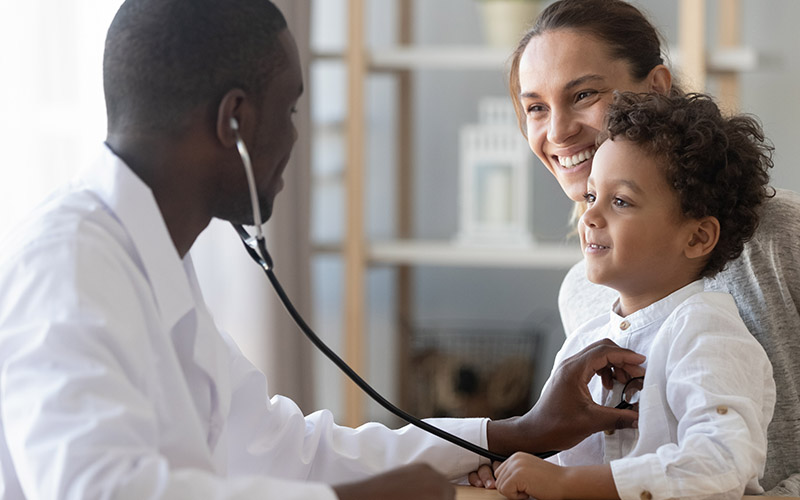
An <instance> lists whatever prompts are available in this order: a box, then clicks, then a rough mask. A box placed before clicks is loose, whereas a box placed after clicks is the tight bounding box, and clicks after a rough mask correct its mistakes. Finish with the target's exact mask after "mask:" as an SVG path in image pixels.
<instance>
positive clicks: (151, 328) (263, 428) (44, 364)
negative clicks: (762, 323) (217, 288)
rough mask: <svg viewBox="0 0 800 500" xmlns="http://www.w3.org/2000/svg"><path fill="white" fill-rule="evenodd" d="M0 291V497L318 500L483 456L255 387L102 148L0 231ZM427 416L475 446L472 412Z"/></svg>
mask: <svg viewBox="0 0 800 500" xmlns="http://www.w3.org/2000/svg"><path fill="white" fill-rule="evenodd" d="M232 237H235V236H233V235H232ZM254 272H256V271H254ZM231 285H232V286H235V284H231ZM0 297H2V298H0V370H1V371H0V417H1V418H0V430H1V431H2V433H0V463H1V464H2V475H0V499H5V500H8V499H21V498H26V497H29V498H48V499H56V498H70V499H76V500H77V499H82V500H86V499H94V498H115V499H132V500H146V499H156V498H158V499H176V498H181V499H184V498H185V499H201V498H202V499H227V498H236V499H250V498H252V499H256V498H257V499H259V500H263V499H265V498H280V499H301V498H302V499H309V498H315V499H333V498H335V495H334V493H333V490H332V489H331V487H330V486H329V485H328V484H336V483H343V482H348V481H353V480H358V479H363V478H365V477H367V476H369V475H372V474H374V473H378V472H382V471H385V470H387V469H390V468H393V467H396V466H399V465H402V464H406V463H409V462H414V461H425V462H428V463H430V464H432V465H433V466H434V467H436V468H437V469H438V470H440V471H441V472H443V473H444V474H446V475H448V476H449V477H451V478H456V477H459V476H463V475H464V474H466V473H468V472H469V471H472V470H475V469H476V468H477V467H478V465H479V464H480V463H483V462H485V460H482V459H479V457H477V456H476V455H474V454H472V453H469V452H466V451H463V450H461V449H460V448H457V447H455V446H453V445H451V444H449V443H446V442H444V441H442V440H440V439H438V438H435V437H432V436H430V435H428V434H427V433H425V432H423V431H420V430H418V429H416V428H413V427H405V428H403V429H400V430H394V431H393V430H390V429H388V428H386V427H384V426H382V425H378V424H374V423H372V424H366V425H363V426H361V427H359V428H357V429H351V428H345V427H339V426H337V425H336V424H335V423H334V422H333V418H332V415H331V413H330V412H328V411H319V412H316V413H314V414H312V415H309V416H307V417H304V416H303V415H302V413H301V412H300V410H299V408H298V407H297V406H296V405H295V404H294V403H293V402H292V401H291V400H289V399H286V398H283V397H280V396H275V397H273V398H271V399H269V398H268V396H267V383H266V380H265V378H264V376H263V374H262V373H261V372H259V371H258V370H257V369H256V368H254V367H253V365H252V364H250V363H249V362H248V361H247V359H245V358H244V356H243V355H242V354H241V352H240V351H239V350H238V349H237V347H236V346H235V344H234V343H233V342H232V341H231V339H230V338H229V337H227V336H225V335H223V334H221V333H220V332H219V331H218V330H217V328H216V327H215V325H214V322H213V320H212V318H211V315H210V314H209V312H208V310H207V308H206V306H205V305H204V303H203V299H202V296H201V294H200V290H199V287H198V284H197V280H196V277H195V273H194V269H193V267H192V262H191V258H190V257H189V256H187V257H186V258H185V259H183V260H182V259H181V258H180V257H179V255H178V253H177V251H176V249H175V247H174V246H173V244H172V240H171V239H170V236H169V233H168V232H167V228H166V226H165V224H164V221H163V219H162V217H161V214H160V212H159V209H158V206H157V204H156V202H155V199H154V198H153V196H152V193H151V191H150V190H149V188H148V187H147V186H146V185H145V184H144V183H143V182H141V180H140V179H139V178H138V177H137V176H136V175H135V174H134V173H133V172H132V171H131V170H130V169H129V168H128V167H127V166H126V165H125V164H124V163H123V162H122V161H121V160H120V159H119V158H118V157H116V156H115V155H114V154H113V153H111V152H110V151H109V150H108V149H106V148H104V149H103V153H102V157H101V159H100V161H99V162H98V163H97V164H96V165H95V166H94V167H93V168H92V169H90V171H89V172H87V173H86V174H85V175H84V176H82V178H81V180H80V181H79V182H78V183H77V184H75V185H73V186H71V188H70V189H68V190H65V191H64V192H61V193H59V194H57V195H55V196H53V197H51V198H50V199H49V201H47V202H46V203H45V204H44V205H43V206H42V207H40V208H39V209H38V211H37V212H36V213H35V214H34V217H33V219H32V221H31V222H29V223H28V225H27V226H26V227H23V228H20V229H18V230H16V231H15V232H14V233H12V235H11V237H10V238H9V239H8V240H7V241H5V242H4V243H3V244H2V247H1V249H0ZM433 423H435V424H438V425H441V426H443V427H446V428H447V429H448V430H450V431H451V432H453V433H456V434H458V435H460V436H461V437H463V438H465V439H467V440H469V441H472V442H475V443H476V444H479V445H481V446H486V420H485V419H458V420H455V419H454V420H443V421H433ZM325 483H327V484H325Z"/></svg>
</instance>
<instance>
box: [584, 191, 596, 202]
mask: <svg viewBox="0 0 800 500" xmlns="http://www.w3.org/2000/svg"><path fill="white" fill-rule="evenodd" d="M583 199H584V200H586V203H590V204H591V203H594V200H595V195H593V194H592V193H584V194H583Z"/></svg>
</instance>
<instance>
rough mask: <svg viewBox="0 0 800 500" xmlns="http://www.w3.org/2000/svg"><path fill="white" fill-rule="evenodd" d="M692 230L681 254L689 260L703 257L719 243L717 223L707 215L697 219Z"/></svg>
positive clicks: (714, 218) (715, 219)
mask: <svg viewBox="0 0 800 500" xmlns="http://www.w3.org/2000/svg"><path fill="white" fill-rule="evenodd" d="M693 229H694V230H693V231H692V234H691V237H690V238H689V242H688V243H687V244H686V248H684V250H683V253H684V255H686V257H688V258H690V259H697V258H701V257H705V256H707V255H708V254H710V253H711V251H712V250H714V247H715V246H717V242H718V241H719V221H718V220H717V218H716V217H712V216H710V215H709V216H706V217H703V218H702V219H698V220H697V221H696V222H695V223H694V228H693Z"/></svg>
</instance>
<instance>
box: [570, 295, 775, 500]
mask: <svg viewBox="0 0 800 500" xmlns="http://www.w3.org/2000/svg"><path fill="white" fill-rule="evenodd" d="M606 337H608V338H610V339H611V340H613V341H614V342H616V343H617V344H619V345H620V346H622V347H626V348H628V349H632V350H634V351H637V352H640V353H642V354H645V355H646V356H647V361H646V362H645V366H646V368H647V373H646V375H645V379H644V383H643V388H642V391H641V393H640V398H641V399H640V402H639V424H638V429H624V430H617V431H615V432H613V433H610V434H609V433H598V434H595V435H593V436H590V437H589V438H587V439H586V440H584V441H583V442H581V443H580V444H579V445H577V446H576V447H574V448H572V449H570V450H567V451H563V452H561V453H559V454H558V455H556V457H554V461H555V462H556V463H559V464H560V465H589V464H599V463H610V464H611V470H612V473H613V476H614V482H615V484H616V487H617V491H618V492H619V494H620V497H621V498H623V499H636V500H638V499H650V498H652V499H662V498H711V497H718V498H735V499H740V498H741V497H742V494H743V493H745V492H746V493H749V494H757V493H761V492H763V489H762V488H761V487H760V486H759V484H758V478H759V477H760V476H761V475H762V474H763V470H764V462H765V459H766V451H767V426H768V424H769V422H770V419H771V418H772V412H773V408H774V405H775V383H774V382H773V379H772V366H771V365H770V362H769V359H768V358H767V355H766V353H765V352H764V349H763V348H762V347H761V345H760V344H759V343H758V342H757V341H756V340H755V339H754V338H753V336H752V335H751V334H750V332H748V330H747V328H746V327H745V326H744V324H743V323H742V320H741V319H740V317H739V313H738V311H737V309H736V305H735V303H734V301H733V298H732V297H731V296H730V295H728V294H726V293H721V292H704V291H703V283H702V281H696V282H694V283H691V284H689V285H687V286H685V287H683V288H681V289H680V290H678V291H676V292H674V293H673V294H671V295H670V296H668V297H666V298H664V299H662V300H660V301H658V302H656V303H654V304H651V305H650V306H648V307H646V308H644V309H641V310H639V311H637V312H635V313H633V314H630V315H628V316H627V317H622V316H619V315H618V314H616V313H615V312H614V311H611V312H610V313H608V314H605V315H603V316H599V317H597V318H595V319H593V320H590V321H588V322H587V323H585V324H583V325H582V326H581V327H579V328H578V329H577V330H576V331H575V332H574V333H573V334H572V335H570V336H569V337H568V338H567V340H566V342H565V343H564V346H563V347H562V349H561V351H560V352H559V353H558V355H557V356H556V363H560V362H561V361H562V360H563V359H564V358H566V357H569V356H571V355H573V354H575V353H576V352H578V351H580V350H581V349H583V348H584V347H585V346H586V345H588V344H590V343H592V342H595V341H596V340H599V339H602V338H606ZM622 387H623V386H622V384H620V383H616V384H615V387H614V389H613V390H611V391H609V390H606V389H605V388H603V386H602V383H601V381H600V380H599V379H598V378H597V377H595V378H594V379H593V380H592V381H591V382H590V383H589V388H590V391H591V393H592V397H593V398H594V400H595V401H596V402H598V403H599V404H603V405H606V406H616V405H617V404H618V403H619V402H620V400H621V391H622Z"/></svg>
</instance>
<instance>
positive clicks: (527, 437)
mask: <svg viewBox="0 0 800 500" xmlns="http://www.w3.org/2000/svg"><path fill="white" fill-rule="evenodd" d="M644 360H645V357H644V356H643V355H641V354H638V353H635V352H633V351H631V350H629V349H623V348H621V347H619V346H618V345H617V344H615V343H614V342H612V341H611V340H609V339H603V340H600V341H598V342H595V343H594V344H590V345H588V346H587V347H586V348H584V349H583V350H582V351H581V352H579V353H577V354H575V355H574V356H572V357H570V358H567V359H565V360H564V362H563V363H561V365H560V366H559V367H558V368H557V369H556V370H555V371H554V372H553V374H552V375H551V377H550V381H549V382H548V384H547V386H546V387H545V389H544V391H543V392H542V395H541V396H540V398H539V401H538V402H537V403H536V405H535V406H534V407H533V408H531V409H530V411H528V413H526V414H525V415H523V416H521V417H512V418H509V419H505V420H496V421H489V424H488V439H489V449H490V450H491V451H492V452H494V453H498V454H501V455H511V454H513V453H514V452H516V451H526V452H529V453H537V452H546V451H551V450H558V451H560V450H566V449H568V448H572V447H573V446H575V445H576V444H578V443H580V442H581V441H583V440H584V439H585V438H586V437H588V436H590V435H592V434H594V433H595V432H599V431H603V430H612V429H621V428H625V427H634V426H635V425H636V423H637V420H638V417H639V414H638V413H637V412H635V411H633V410H617V409H615V408H610V407H606V406H600V405H598V404H596V403H595V402H594V401H593V400H592V396H591V394H590V393H589V388H588V387H587V384H588V383H589V381H590V380H591V379H592V377H594V376H595V375H598V376H600V377H601V378H602V379H603V385H604V386H606V387H607V388H609V389H610V388H611V387H612V385H613V382H614V380H615V379H616V380H619V381H620V382H626V381H627V380H628V379H630V378H631V377H639V376H642V375H644V368H643V367H642V366H640V365H641V363H643V362H644Z"/></svg>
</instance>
